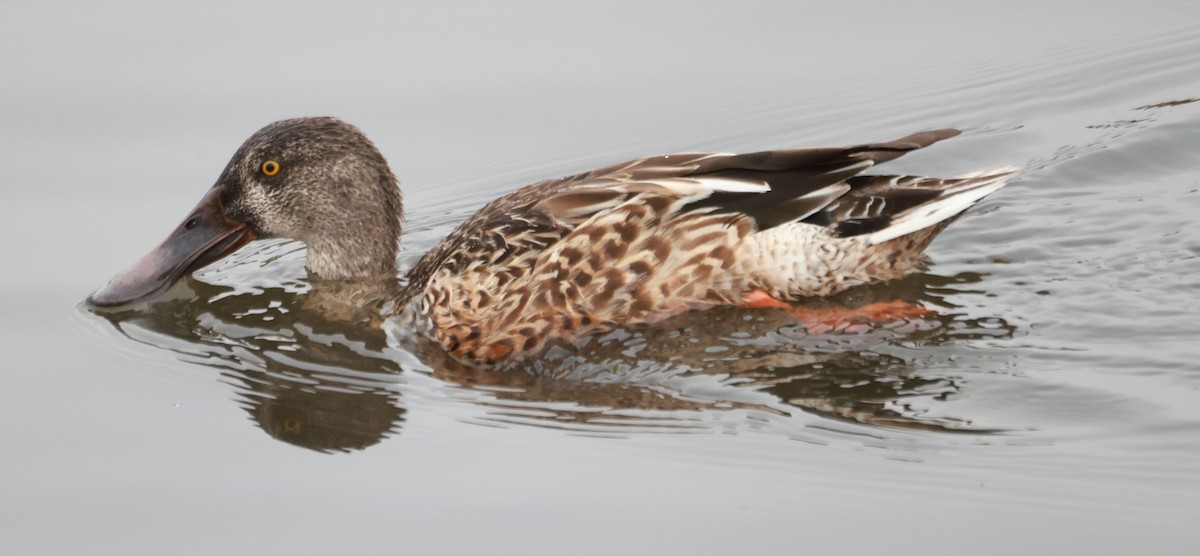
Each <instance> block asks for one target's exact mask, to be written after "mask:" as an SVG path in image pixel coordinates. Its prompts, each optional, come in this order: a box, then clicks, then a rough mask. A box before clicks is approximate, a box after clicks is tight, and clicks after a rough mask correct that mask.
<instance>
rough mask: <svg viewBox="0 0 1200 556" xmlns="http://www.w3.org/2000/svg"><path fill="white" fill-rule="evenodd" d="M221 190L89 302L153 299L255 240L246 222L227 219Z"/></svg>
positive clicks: (214, 191) (207, 197)
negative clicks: (179, 281)
mask: <svg viewBox="0 0 1200 556" xmlns="http://www.w3.org/2000/svg"><path fill="white" fill-rule="evenodd" d="M221 193H222V188H221V187H220V186H217V187H213V188H212V189H211V190H209V192H208V194H207V195H205V196H204V198H203V199H201V200H200V204H198V205H196V208H194V209H192V212H191V214H190V215H189V216H188V218H187V219H185V220H184V221H183V222H182V223H180V224H179V227H177V228H175V231H173V232H171V235H169V236H167V239H165V240H163V242H162V243H160V244H159V245H158V247H155V248H154V249H153V250H152V251H150V252H149V253H146V255H145V256H143V257H142V258H141V259H140V260H138V262H137V263H135V264H134V265H133V266H132V267H130V268H129V269H128V270H126V271H125V272H122V273H121V274H120V275H118V276H117V277H116V278H113V279H112V281H110V282H109V283H108V285H106V286H104V287H103V288H102V289H101V290H100V291H98V292H96V293H94V294H92V296H91V297H90V298H88V301H90V302H91V303H92V304H93V305H97V306H100V307H108V306H112V305H122V304H125V303H130V302H133V301H138V300H142V299H146V298H148V297H152V296H156V295H158V294H161V293H162V292H164V291H166V290H167V289H168V288H170V287H171V286H172V285H174V284H175V282H177V281H178V280H179V279H180V278H181V277H183V276H184V275H186V274H188V273H190V272H192V271H194V270H197V269H200V268H202V267H204V266H206V265H208V264H211V263H213V262H216V261H218V260H220V259H222V258H224V257H225V256H227V255H229V254H230V253H233V252H234V251H237V249H238V248H239V247H241V246H243V245H245V244H247V243H250V242H251V241H253V240H254V239H255V235H254V232H253V231H252V230H251V229H250V226H249V225H248V224H246V223H245V222H239V221H237V220H233V219H230V218H229V217H227V216H226V215H225V210H224V207H223V206H222V204H221Z"/></svg>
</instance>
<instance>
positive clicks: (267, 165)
mask: <svg viewBox="0 0 1200 556" xmlns="http://www.w3.org/2000/svg"><path fill="white" fill-rule="evenodd" d="M262 173H264V174H266V175H268V176H274V175H275V174H278V173H279V163H278V162H275V161H274V160H268V161H266V162H264V163H263V165H262Z"/></svg>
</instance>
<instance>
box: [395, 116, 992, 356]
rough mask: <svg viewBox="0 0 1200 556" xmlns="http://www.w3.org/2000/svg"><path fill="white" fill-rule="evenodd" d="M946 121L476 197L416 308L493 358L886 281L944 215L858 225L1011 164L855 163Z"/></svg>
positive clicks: (883, 155)
mask: <svg viewBox="0 0 1200 556" xmlns="http://www.w3.org/2000/svg"><path fill="white" fill-rule="evenodd" d="M957 134H958V132H957V131H954V130H942V131H935V132H927V133H920V134H916V135H912V136H909V137H905V138H903V139H900V140H897V141H894V142H891V143H881V144H873V145H860V146H855V147H847V148H818V149H793V150H780V151H767V152H761V153H751V154H744V155H725V154H677V155H669V156H658V157H648V158H643V159H638V160H634V161H630V162H627V163H624V164H618V165H614V166H609V167H606V168H602V169H599V170H595V171H593V172H589V173H586V174H581V175H578V176H573V177H569V178H564V179H557V180H549V181H544V182H540V183H537V184H533V185H530V186H528V187H525V188H522V189H520V190H517V191H515V192H513V193H510V194H508V195H505V196H503V197H501V198H499V199H496V200H495V201H493V202H491V203H490V204H488V205H487V206H485V207H484V208H482V209H481V210H480V211H479V212H477V213H476V214H475V215H474V216H472V217H471V218H470V219H469V220H468V221H467V222H465V223H463V224H462V225H461V226H460V227H459V228H458V229H457V230H455V231H454V232H453V233H452V234H450V235H449V236H448V237H447V238H446V239H445V240H443V241H442V242H441V243H439V244H438V245H437V246H436V247H435V248H434V249H432V250H431V251H430V252H429V253H427V254H426V255H425V256H424V257H423V258H422V259H421V260H420V262H418V264H417V265H416V266H415V267H414V268H413V270H412V271H411V272H410V273H409V277H410V291H412V292H413V294H414V295H416V296H419V304H418V306H417V307H416V308H415V311H416V312H417V314H419V315H421V316H423V317H424V318H427V319H428V322H429V325H430V326H429V327H428V330H429V332H430V334H431V335H432V336H433V337H434V338H435V339H436V340H437V341H438V342H439V343H440V344H441V345H442V346H443V347H444V348H445V349H446V350H448V351H450V352H452V353H454V354H455V355H457V356H458V357H460V358H461V359H464V360H467V361H472V362H480V363H493V362H496V361H499V360H501V359H504V358H507V357H510V356H513V355H516V354H521V353H533V352H536V351H538V350H539V349H541V348H542V347H543V345H544V343H545V342H547V341H550V340H555V339H563V338H570V337H573V336H577V335H579V334H583V333H586V332H588V331H590V330H593V329H595V328H597V327H603V326H606V325H608V324H610V323H619V324H638V323H646V322H654V321H657V320H661V319H664V318H667V317H669V316H672V315H675V314H678V313H680V312H683V311H686V310H690V309H699V308H704V307H711V306H714V305H725V304H736V303H739V302H740V301H741V299H742V296H743V295H744V294H745V293H747V292H749V291H753V290H763V291H766V292H768V293H770V294H771V295H772V296H774V297H776V298H779V299H789V300H794V299H798V298H800V297H804V296H812V295H831V294H834V293H837V292H839V291H842V290H844V289H846V288H848V287H851V286H854V285H859V284H864V283H870V282H877V281H882V280H888V279H892V278H898V277H901V276H904V275H906V274H908V273H910V272H912V271H914V270H915V269H916V268H918V266H919V265H920V263H921V261H922V259H923V255H922V252H923V250H924V248H925V247H926V246H927V245H928V244H929V242H930V241H931V240H932V239H933V237H934V236H935V235H936V233H937V232H938V231H940V230H941V229H942V228H943V227H944V225H945V224H946V223H948V220H949V219H950V218H952V216H953V214H952V215H948V216H947V217H946V218H944V219H941V220H933V221H931V222H929V223H927V224H926V225H924V226H921V227H920V228H919V229H917V230H915V231H913V232H912V233H907V234H904V235H902V236H900V237H897V238H889V239H888V240H886V241H881V242H872V241H871V240H870V237H871V235H870V234H872V233H876V234H878V233H879V232H880V231H882V230H887V229H888V228H889V227H890V226H891V225H893V224H894V222H895V221H897V220H898V219H900V218H902V217H904V216H908V215H909V211H912V210H913V209H916V208H919V207H921V206H926V205H929V204H930V203H934V202H936V201H937V200H938V199H940V198H944V197H945V196H947V192H948V191H950V192H959V193H964V192H965V193H970V192H972V191H978V190H979V189H980V188H984V189H986V191H983V192H982V193H986V192H990V191H991V190H993V189H995V188H998V187H999V186H1000V185H1002V184H1003V182H1004V181H1005V180H1007V179H1008V178H1010V177H1011V176H1012V175H1013V172H1011V171H998V172H994V173H987V174H982V175H978V176H968V177H964V178H960V179H953V180H941V179H934V178H913V177H895V176H858V175H857V174H859V173H860V172H862V171H863V170H865V169H867V168H869V167H871V166H872V165H874V164H877V163H880V162H885V161H888V160H891V159H894V158H896V157H898V156H900V155H902V154H904V153H905V152H908V151H912V150H916V149H919V148H921V147H925V146H928V145H930V144H932V143H934V142H936V141H939V140H941V139H945V138H948V137H952V136H954V135H957ZM982 193H981V194H979V195H978V197H982ZM978 197H976V199H977V198H978ZM973 200H975V199H972V202H973ZM967 205H969V203H967ZM967 205H964V206H963V207H962V209H965V208H966V206H967ZM958 212H960V211H956V212H954V214H958Z"/></svg>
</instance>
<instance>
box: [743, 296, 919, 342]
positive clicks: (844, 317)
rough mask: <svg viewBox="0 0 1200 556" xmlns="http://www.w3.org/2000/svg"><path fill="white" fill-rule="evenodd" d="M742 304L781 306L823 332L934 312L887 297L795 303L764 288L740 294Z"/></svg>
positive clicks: (763, 306) (816, 332) (812, 328)
mask: <svg viewBox="0 0 1200 556" xmlns="http://www.w3.org/2000/svg"><path fill="white" fill-rule="evenodd" d="M742 306H743V307H750V308H774V309H784V310H786V311H787V312H788V313H790V314H791V315H792V316H794V317H796V320H799V321H800V323H801V324H803V325H804V327H805V328H807V329H808V331H809V332H812V333H814V334H823V333H826V332H847V331H854V330H853V328H854V327H855V325H864V324H865V325H870V324H872V323H881V322H887V321H894V320H910V319H916V318H920V317H924V316H927V315H930V314H932V313H933V311H930V310H929V309H926V308H924V307H921V306H919V305H913V304H912V303H908V302H906V301H899V300H897V301H888V302H878V303H871V304H869V305H864V306H862V307H853V308H851V307H822V308H808V307H797V306H794V305H792V304H790V303H787V302H785V301H781V300H779V299H775V298H774V297H771V295H770V294H768V293H767V292H765V291H762V290H754V291H751V292H748V293H746V294H745V295H744V296H742Z"/></svg>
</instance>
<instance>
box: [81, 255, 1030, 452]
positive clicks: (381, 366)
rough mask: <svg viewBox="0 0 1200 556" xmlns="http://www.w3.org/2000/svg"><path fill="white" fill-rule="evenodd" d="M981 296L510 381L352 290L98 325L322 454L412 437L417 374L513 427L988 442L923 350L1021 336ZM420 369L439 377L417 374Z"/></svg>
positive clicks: (629, 350)
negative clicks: (936, 411) (812, 430)
mask: <svg viewBox="0 0 1200 556" xmlns="http://www.w3.org/2000/svg"><path fill="white" fill-rule="evenodd" d="M978 280H979V277H978V276H976V275H972V274H961V275H958V276H956V277H953V278H947V277H941V276H936V275H929V274H922V275H917V276H912V277H910V278H908V279H905V280H901V281H896V282H892V283H889V284H886V285H883V286H875V287H864V288H858V289H856V290H852V291H849V292H846V293H844V294H842V295H840V296H837V297H835V298H831V299H826V300H819V301H815V302H814V303H818V304H821V305H830V306H859V305H863V304H867V303H871V302H875V301H891V300H895V299H902V300H905V301H908V302H912V303H922V304H924V305H925V306H927V307H930V308H935V309H939V311H938V313H935V314H934V315H931V316H927V317H924V318H923V319H922V320H920V321H904V322H892V323H884V324H880V325H877V326H872V327H864V328H862V329H859V330H857V331H855V332H853V333H850V332H843V333H826V334H818V335H812V334H806V333H805V331H804V330H803V329H802V328H800V327H799V326H798V325H797V323H796V321H795V320H794V318H793V317H791V316H789V315H788V314H787V313H786V312H784V311H779V310H770V309H741V308H732V307H731V308H722V309H716V310H710V311H703V312H695V313H689V314H685V315H681V316H679V317H676V318H675V319H672V320H671V321H668V322H666V323H663V324H662V325H659V326H653V327H639V328H637V329H617V330H612V331H608V332H606V333H603V334H598V335H595V336H593V337H591V338H589V339H587V340H584V341H582V342H580V343H579V344H578V345H558V346H553V347H551V348H550V350H549V351H548V352H547V353H545V355H544V357H541V358H539V359H537V360H533V361H527V362H523V363H521V364H519V365H514V366H511V367H509V368H504V369H477V368H471V367H467V366H463V365H461V364H458V363H456V362H455V361H453V360H451V359H449V358H448V357H447V356H445V354H444V353H442V352H441V351H440V350H438V349H437V348H436V346H434V345H432V344H429V343H427V342H425V341H423V340H421V339H419V338H416V337H414V336H413V335H412V334H409V333H406V331H404V330H398V325H397V324H396V323H397V321H395V320H393V321H389V322H388V323H386V324H383V325H382V326H381V323H379V322H378V319H377V318H373V314H375V313H374V312H373V311H360V313H361V314H351V313H352V312H353V311H352V309H353V308H352V307H351V308H349V309H348V307H347V306H346V305H345V304H334V305H332V306H331V304H330V302H329V300H330V299H342V298H345V297H346V296H345V292H336V291H328V286H323V285H321V284H319V283H317V284H311V285H304V286H305V287H297V286H296V282H294V281H293V282H291V283H288V284H276V285H273V286H259V287H255V288H253V289H252V290H250V291H245V292H242V293H239V292H236V291H233V290H231V289H229V288H227V287H223V286H214V285H210V284H206V283H203V282H200V281H198V280H195V279H189V280H188V281H187V284H189V286H190V287H191V288H192V289H193V290H194V295H188V296H184V297H177V298H168V299H165V300H161V301H158V302H155V303H152V304H149V305H146V306H142V307H136V308H127V309H123V310H98V309H91V310H92V311H93V312H94V313H95V314H96V315H98V316H101V317H103V318H105V319H107V320H108V321H110V322H111V323H112V324H113V325H114V326H116V327H117V329H118V330H120V331H121V332H122V333H123V334H125V335H126V336H128V337H129V338H131V339H133V340H135V341H139V342H143V343H146V344H149V345H154V346H156V347H160V348H164V349H168V350H171V351H173V352H175V353H177V354H178V355H179V357H180V358H181V359H182V360H185V361H188V362H193V363H199V364H201V365H207V366H211V367H215V368H217V369H219V370H220V372H221V375H222V377H224V378H225V380H226V382H228V383H229V384H231V385H232V386H233V387H234V389H235V392H236V393H237V396H238V398H239V401H240V404H241V405H242V406H243V407H244V408H245V409H246V411H247V412H248V413H249V414H250V415H251V416H252V417H253V418H254V420H255V421H256V422H257V423H258V424H259V426H260V427H262V429H263V430H264V431H266V432H267V433H268V434H270V435H271V436H272V437H274V438H276V439H279V440H282V441H285V442H288V443H291V444H295V445H298V446H303V447H305V448H309V449H313V450H318V451H322V452H339V451H341V452H346V451H353V450H361V449H363V448H366V447H368V446H371V445H373V444H376V443H378V442H380V441H381V440H382V439H383V438H385V437H386V436H388V435H390V434H395V433H397V432H398V431H399V429H400V427H401V425H402V423H403V421H404V415H405V412H406V405H405V402H404V400H403V399H402V397H401V391H402V389H401V387H400V386H401V382H402V381H401V378H400V377H401V373H403V372H405V371H408V372H413V371H416V372H423V373H428V374H429V375H432V376H433V377H435V378H437V379H439V380H440V381H443V382H445V383H448V384H450V385H453V386H455V387H456V389H457V390H458V391H459V392H460V393H462V394H463V395H462V396H455V397H461V398H463V399H466V400H468V401H469V402H470V403H473V404H476V405H477V406H479V407H482V408H483V409H484V410H485V413H486V415H485V416H484V417H483V418H481V419H480V420H481V421H483V422H492V423H502V424H506V425H507V424H522V425H534V426H548V427H555V428H567V429H572V430H583V431H587V432H592V433H602V434H628V433H632V432H690V431H692V432H694V431H704V430H707V429H708V428H710V427H711V426H712V425H711V424H709V421H708V420H707V419H706V415H710V414H712V413H713V412H727V411H730V410H746V411H749V412H751V413H752V414H753V415H757V416H758V418H756V420H758V421H761V420H762V419H773V418H781V417H782V418H784V419H786V418H788V417H790V416H792V415H794V414H796V413H797V412H804V413H807V414H813V415H818V416H821V417H825V418H829V419H835V420H839V421H847V422H852V423H858V424H864V425H870V426H879V427H891V428H904V429H914V430H934V431H942V432H955V431H967V432H972V433H976V434H978V433H985V432H988V431H986V430H982V429H979V428H975V427H972V425H971V423H970V421H969V420H966V419H954V418H947V417H944V416H943V417H934V416H927V415H925V414H924V413H923V412H922V410H920V409H918V408H919V407H920V406H921V405H922V404H927V403H928V402H930V401H937V400H944V399H947V398H949V397H951V396H955V395H956V394H957V393H958V391H959V389H960V388H961V385H960V384H958V383H956V380H955V379H953V378H950V377H947V376H945V375H944V373H943V374H936V375H931V376H923V375H922V373H921V372H920V371H919V370H918V369H917V368H916V367H915V366H914V363H917V362H916V361H914V359H913V356H912V355H911V352H912V351H913V350H912V349H908V348H913V347H927V346H939V345H945V344H950V343H954V342H960V341H964V340H976V339H985V338H997V337H1011V335H1012V334H1013V332H1014V327H1012V326H1010V325H1009V324H1007V323H1005V322H1003V321H1000V320H999V319H970V318H967V317H965V316H964V315H962V314H956V313H955V312H954V307H953V306H952V305H950V304H949V303H948V302H947V301H946V300H945V297H946V295H947V294H951V293H953V294H961V293H962V285H963V284H969V283H972V282H976V281H978ZM200 300H207V302H203V301H200ZM365 305H372V304H371V303H366V304H365ZM348 310H351V313H348V312H347V311H348ZM929 352H930V351H929V350H925V353H929ZM412 356H416V358H417V360H419V361H421V362H422V363H421V364H412V365H410V364H408V363H404V365H403V366H402V364H401V362H402V361H411V360H413V359H412ZM420 367H424V368H420Z"/></svg>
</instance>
